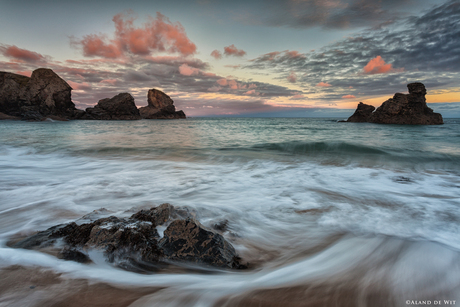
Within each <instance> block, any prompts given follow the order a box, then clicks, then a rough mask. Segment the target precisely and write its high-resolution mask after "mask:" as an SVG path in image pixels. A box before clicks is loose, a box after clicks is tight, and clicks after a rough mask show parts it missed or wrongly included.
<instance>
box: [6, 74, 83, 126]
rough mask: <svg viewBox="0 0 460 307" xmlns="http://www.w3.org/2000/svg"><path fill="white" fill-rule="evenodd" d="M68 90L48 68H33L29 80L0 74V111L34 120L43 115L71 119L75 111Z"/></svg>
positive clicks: (62, 81)
mask: <svg viewBox="0 0 460 307" xmlns="http://www.w3.org/2000/svg"><path fill="white" fill-rule="evenodd" d="M71 91H72V88H71V87H70V85H68V84H67V82H65V81H64V80H63V79H62V78H60V77H59V76H58V75H57V74H56V73H55V72H53V71H52V70H51V69H46V68H39V69H36V70H35V71H34V72H33V73H32V76H31V77H30V78H29V77H26V76H22V75H17V74H13V73H8V72H0V112H2V113H5V114H7V115H10V116H15V117H20V118H22V119H25V120H34V121H35V120H42V119H43V118H44V117H47V116H57V117H59V118H63V119H69V118H73V117H74V115H75V113H76V112H77V109H76V108H75V104H74V103H73V102H72V99H71Z"/></svg>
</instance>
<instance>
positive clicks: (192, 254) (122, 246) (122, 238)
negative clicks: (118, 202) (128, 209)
mask: <svg viewBox="0 0 460 307" xmlns="http://www.w3.org/2000/svg"><path fill="white" fill-rule="evenodd" d="M161 225H165V226H167V228H166V230H165V231H164V236H163V238H160V235H159V234H158V231H157V228H156V227H157V226H161ZM58 242H59V244H57V243H58ZM63 244H64V247H63V248H62V247H61V249H62V250H61V251H60V252H59V253H58V256H59V257H60V258H62V259H66V260H74V261H79V262H87V261H88V259H89V258H88V255H87V254H86V253H87V252H88V251H89V250H91V249H98V250H101V251H102V252H103V253H104V255H105V256H106V258H107V261H108V262H111V263H114V264H115V265H117V266H119V267H122V268H124V269H127V270H132V271H154V270H157V269H158V267H159V266H166V265H168V264H169V265H170V264H171V263H179V262H186V263H193V264H202V265H209V266H215V267H221V268H229V269H238V268H244V266H242V265H240V258H239V257H238V256H237V254H236V252H235V249H234V248H233V246H232V245H231V244H230V243H229V242H227V241H226V240H225V239H224V237H222V235H220V234H218V233H215V232H213V231H210V230H208V229H206V228H205V227H203V226H202V225H201V224H200V223H199V222H198V221H196V220H195V219H194V218H193V214H192V213H190V210H188V209H184V208H175V207H173V206H171V205H170V204H163V205H161V206H159V207H156V208H151V209H149V210H141V211H139V212H137V213H135V214H133V215H132V216H131V217H129V218H125V219H123V218H118V217H115V216H110V217H107V218H101V219H98V220H96V221H94V222H91V223H84V224H81V225H77V224H76V223H69V224H66V225H57V226H54V227H51V228H49V229H47V230H45V231H41V232H38V233H37V234H35V235H33V236H31V237H28V238H26V239H24V240H22V241H19V242H17V243H15V244H12V245H11V246H12V247H16V248H26V249H41V248H49V247H51V246H56V247H58V246H62V245H63Z"/></svg>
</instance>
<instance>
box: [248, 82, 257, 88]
mask: <svg viewBox="0 0 460 307" xmlns="http://www.w3.org/2000/svg"><path fill="white" fill-rule="evenodd" d="M248 88H257V85H255V84H254V83H251V84H249V86H248Z"/></svg>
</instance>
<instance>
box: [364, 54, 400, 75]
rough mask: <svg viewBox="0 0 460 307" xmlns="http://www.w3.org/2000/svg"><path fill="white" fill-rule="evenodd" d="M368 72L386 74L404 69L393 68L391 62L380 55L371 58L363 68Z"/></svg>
mask: <svg viewBox="0 0 460 307" xmlns="http://www.w3.org/2000/svg"><path fill="white" fill-rule="evenodd" d="M363 71H364V73H366V74H385V73H389V72H395V71H402V69H393V66H392V65H391V64H387V63H385V61H384V60H383V59H382V57H381V56H380V55H378V56H376V57H375V58H373V59H371V60H370V61H369V63H367V65H366V66H364V68H363Z"/></svg>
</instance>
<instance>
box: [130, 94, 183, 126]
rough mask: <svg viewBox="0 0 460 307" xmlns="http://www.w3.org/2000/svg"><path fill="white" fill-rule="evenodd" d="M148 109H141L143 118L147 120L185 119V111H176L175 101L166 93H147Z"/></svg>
mask: <svg viewBox="0 0 460 307" xmlns="http://www.w3.org/2000/svg"><path fill="white" fill-rule="evenodd" d="M147 102H148V105H147V106H146V107H142V108H139V112H140V114H141V116H142V118H145V119H174V118H185V113H184V112H183V111H176V107H175V106H174V101H173V100H172V99H171V98H170V97H169V96H168V95H166V94H165V93H163V92H162V91H160V90H157V89H151V90H149V91H148V93H147Z"/></svg>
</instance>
